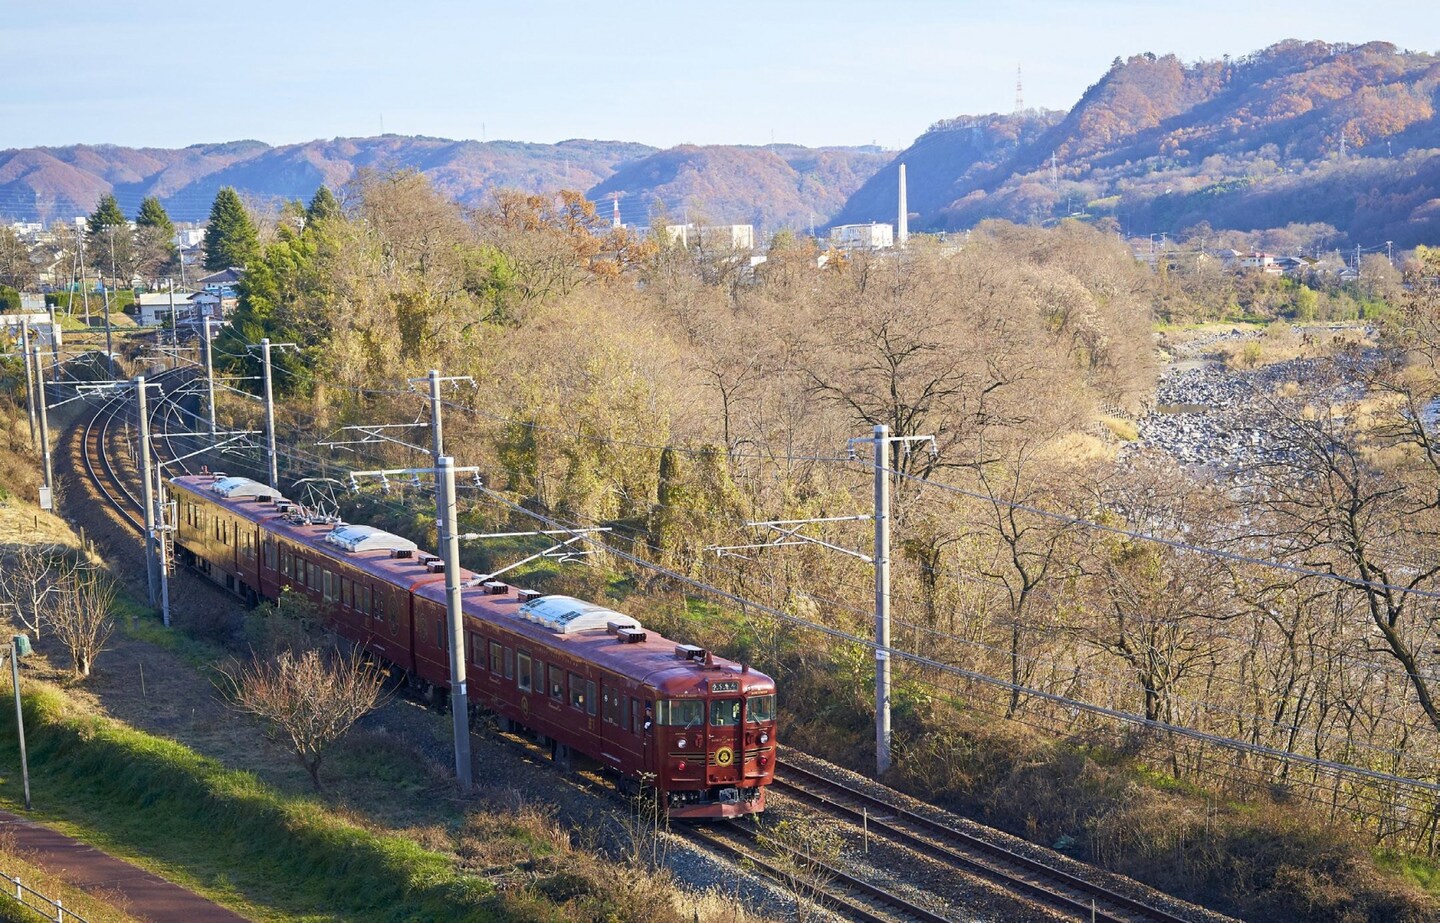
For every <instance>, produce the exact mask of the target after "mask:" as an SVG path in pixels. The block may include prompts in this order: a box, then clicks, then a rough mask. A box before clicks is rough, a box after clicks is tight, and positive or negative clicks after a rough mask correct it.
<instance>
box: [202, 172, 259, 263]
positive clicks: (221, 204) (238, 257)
mask: <svg viewBox="0 0 1440 923" xmlns="http://www.w3.org/2000/svg"><path fill="white" fill-rule="evenodd" d="M259 254H260V237H259V234H258V233H257V232H256V230H255V223H254V222H252V221H251V220H250V214H249V213H248V212H246V211H245V205H244V203H242V202H241V201H240V196H239V194H238V193H236V192H235V190H234V189H233V188H231V187H229V186H226V187H225V188H223V189H221V190H220V191H219V192H218V193H216V195H215V203H214V204H213V205H211V206H210V223H209V225H208V226H207V227H206V228H205V268H206V269H208V270H210V271H211V272H219V271H220V270H222V269H226V268H228V267H230V266H241V267H243V266H244V265H245V264H246V263H249V262H250V261H252V260H254V259H255V258H256V257H257V256H259Z"/></svg>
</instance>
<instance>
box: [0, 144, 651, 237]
mask: <svg viewBox="0 0 1440 923" xmlns="http://www.w3.org/2000/svg"><path fill="white" fill-rule="evenodd" d="M654 152H655V148H653V147H648V146H646V145H643V144H632V143H629V142H622V141H562V142H560V143H559V144H527V143H522V142H517V141H490V142H485V143H482V142H479V141H449V140H445V139H443V138H419V137H406V136H401V135H382V136H380V137H377V138H335V139H333V140H329V141H310V142H307V143H305V144H289V145H284V146H282V147H271V146H269V145H266V144H262V143H260V142H258V141H234V142H228V143H224V144H197V145H192V146H190V147H186V148H182V149H179V150H169V149H162V148H128V147H116V146H113V145H98V146H90V145H73V146H70V147H59V148H29V149H25V150H8V151H3V152H0V214H3V215H4V216H6V217H10V218H20V219H26V220H36V219H42V220H48V219H51V218H63V217H68V216H71V215H80V214H88V213H89V212H90V211H91V210H92V209H93V208H94V207H95V203H96V202H97V201H98V200H99V198H100V196H101V195H103V194H104V193H107V192H113V193H114V194H115V196H116V198H117V199H119V201H120V205H121V207H122V209H124V210H125V212H126V214H127V215H131V214H133V211H134V209H135V208H137V207H138V206H139V203H140V200H141V199H142V198H143V197H145V196H149V195H153V196H158V197H159V199H160V201H161V203H162V204H164V205H165V207H166V209H167V210H168V211H169V213H170V216H171V217H172V218H174V219H176V220H179V221H198V220H203V219H204V218H205V216H206V215H207V214H209V211H210V204H211V202H212V201H213V200H214V198H215V193H216V192H217V191H218V190H219V189H220V188H221V187H222V186H234V187H235V188H236V189H238V190H239V191H240V192H242V193H244V194H246V195H247V196H250V197H252V198H253V199H259V200H262V201H263V200H264V199H268V198H280V199H303V200H308V199H309V197H310V196H311V195H313V194H314V192H315V189H316V187H318V186H319V185H320V184H322V183H325V184H328V185H330V186H332V187H337V188H338V187H339V186H340V185H342V184H343V183H345V182H346V181H347V180H349V179H350V178H351V177H353V176H354V175H355V173H356V171H357V170H359V169H361V168H364V167H370V168H374V169H377V170H390V169H397V168H413V169H416V170H419V171H420V172H422V173H424V174H426V175H427V176H428V177H429V178H430V181H431V182H432V183H434V184H435V186H436V188H438V189H440V190H441V191H443V192H445V193H446V194H448V195H450V196H452V197H454V198H456V199H459V200H461V201H464V202H472V201H479V200H480V199H481V198H482V197H483V196H484V195H485V193H486V192H488V191H489V190H490V189H493V188H497V187H502V186H509V187H515V188H519V189H525V190H527V191H539V190H542V189H559V188H570V189H588V188H589V187H591V186H593V185H594V184H595V183H597V182H599V181H600V180H602V179H604V178H605V177H608V176H609V175H610V174H612V173H613V172H614V171H615V169H616V168H617V167H618V166H620V165H621V164H625V163H629V162H631V161H635V160H638V159H640V158H642V157H645V156H646V155H648V154H652V153H654Z"/></svg>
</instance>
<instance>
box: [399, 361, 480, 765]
mask: <svg viewBox="0 0 1440 923" xmlns="http://www.w3.org/2000/svg"><path fill="white" fill-rule="evenodd" d="M425 380H426V381H428V382H429V385H430V437H431V444H432V446H433V449H432V451H433V452H434V459H435V512H436V516H435V527H436V530H437V531H438V532H439V533H440V534H439V535H438V536H437V537H438V538H439V540H440V554H441V555H442V556H443V558H444V561H445V620H446V622H447V623H448V624H449V632H450V712H451V715H452V716H453V719H452V720H453V721H454V724H455V778H456V779H458V780H459V781H460V784H461V785H462V786H463V787H464V788H465V789H466V790H467V791H468V790H469V789H470V785H471V772H470V696H469V691H468V690H467V689H466V687H465V625H464V619H463V617H462V616H461V612H460V537H459V536H460V527H459V522H458V516H457V514H456V503H455V459H454V458H452V457H451V456H448V455H446V454H444V453H445V428H444V423H443V421H442V409H443V402H442V401H441V400H440V384H441V383H442V382H446V381H452V382H453V381H468V382H470V383H471V384H474V382H475V380H474V379H473V378H471V377H470V376H468V375H463V376H452V377H449V378H445V377H442V376H441V375H440V372H439V370H438V369H431V370H430V374H429V375H427V376H425ZM418 381H419V379H412V380H411V382H410V384H411V385H412V386H413V385H415V384H416V383H418Z"/></svg>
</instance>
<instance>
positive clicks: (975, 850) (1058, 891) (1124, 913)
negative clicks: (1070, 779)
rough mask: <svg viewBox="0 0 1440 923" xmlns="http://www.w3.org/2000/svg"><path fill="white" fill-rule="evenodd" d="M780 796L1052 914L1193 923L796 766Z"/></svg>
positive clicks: (779, 785)
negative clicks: (1030, 902)
mask: <svg viewBox="0 0 1440 923" xmlns="http://www.w3.org/2000/svg"><path fill="white" fill-rule="evenodd" d="M773 790H774V791H777V792H783V793H785V794H787V795H789V796H791V797H793V798H795V799H796V800H797V801H801V802H803V803H805V804H806V805H808V806H810V807H812V808H815V809H817V810H820V811H824V812H825V813H827V814H830V815H832V816H835V817H838V818H840V819H842V820H844V821H846V822H848V823H850V824H853V825H856V826H863V827H864V828H865V829H866V830H867V831H868V835H869V836H871V837H875V836H879V837H883V838H884V839H887V840H890V841H891V842H893V843H895V844H897V845H899V846H901V847H903V848H905V849H907V850H910V851H913V852H917V853H919V854H921V855H924V856H926V857H928V858H930V859H933V860H936V861H938V862H941V863H943V864H946V865H949V866H951V867H952V868H955V869H957V870H960V871H963V872H966V873H968V874H971V875H974V876H977V877H980V878H984V879H987V880H989V881H992V882H995V883H997V884H999V885H1001V886H1002V887H1004V888H1005V889H1006V890H1009V891H1011V892H1013V893H1016V894H1021V895H1023V896H1025V897H1027V898H1029V899H1031V900H1033V901H1036V902H1038V903H1041V904H1044V905H1045V906H1047V907H1050V908H1052V909H1055V910H1058V911H1061V912H1062V913H1067V914H1071V915H1073V916H1074V917H1075V918H1076V919H1079V920H1087V921H1090V920H1093V921H1096V923H1100V921H1105V923H1192V919H1191V918H1190V917H1186V916H1177V915H1176V914H1174V913H1172V912H1170V911H1168V910H1165V909H1163V908H1160V907H1156V906H1154V905H1151V904H1147V903H1145V902H1143V901H1140V900H1137V899H1135V898H1131V897H1128V896H1126V895H1123V894H1119V893H1117V892H1115V891H1112V890H1110V889H1108V888H1106V887H1105V886H1103V885H1100V884H1097V883H1096V882H1093V881H1089V880H1086V879H1085V878H1082V877H1080V876H1078V875H1075V874H1072V873H1071V872H1067V871H1065V870H1063V869H1059V868H1056V867H1054V866H1051V865H1048V864H1046V863H1044V862H1041V861H1039V860H1037V859H1034V858H1031V857H1030V856H1027V855H1023V854H1021V853H1018V852H1015V851H1012V850H1009V849H1006V848H1005V847H1003V846H1000V845H997V844H995V843H992V842H989V841H987V840H984V839H981V838H980V837H976V836H974V835H972V834H969V833H966V832H964V831H962V830H958V829H956V828H954V827H951V826H948V825H946V824H942V823H940V822H938V821H934V820H931V819H930V818H928V817H924V816H922V815H919V814H916V813H914V812H912V811H908V810H906V809H904V808H901V807H899V806H897V805H895V804H892V803H890V802H888V801H885V800H882V799H880V798H877V797H875V796H874V795H871V794H869V793H867V792H863V791H860V790H858V789H856V788H854V787H852V786H849V785H846V784H844V783H841V782H837V781H834V780H832V779H828V778H825V777H823V776H820V775H817V774H815V773H813V772H811V771H810V770H807V769H803V768H801V767H799V766H796V765H794V764H792V763H789V762H786V761H783V760H782V761H780V762H779V764H778V765H777V767H776V773H775V784H774V787H773Z"/></svg>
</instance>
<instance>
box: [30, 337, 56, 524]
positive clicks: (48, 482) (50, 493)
mask: <svg viewBox="0 0 1440 923" xmlns="http://www.w3.org/2000/svg"><path fill="white" fill-rule="evenodd" d="M30 348H31V349H32V350H34V352H33V354H32V355H33V356H34V357H35V368H36V370H37V371H38V370H39V368H40V344H39V343H36V344H34V345H32V346H31V347H30ZM36 377H37V378H40V379H41V381H40V387H38V388H36V389H35V402H36V404H37V405H38V406H39V409H40V452H41V454H42V456H43V457H44V459H45V491H46V495H47V498H48V499H49V500H50V504H51V505H53V504H54V502H55V468H54V466H53V465H52V464H51V460H50V420H49V417H48V416H47V414H46V410H45V382H44V376H43V375H37V376H36ZM40 508H41V509H50V506H47V505H46V504H44V503H42V504H40Z"/></svg>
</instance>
